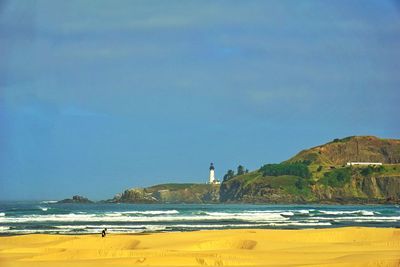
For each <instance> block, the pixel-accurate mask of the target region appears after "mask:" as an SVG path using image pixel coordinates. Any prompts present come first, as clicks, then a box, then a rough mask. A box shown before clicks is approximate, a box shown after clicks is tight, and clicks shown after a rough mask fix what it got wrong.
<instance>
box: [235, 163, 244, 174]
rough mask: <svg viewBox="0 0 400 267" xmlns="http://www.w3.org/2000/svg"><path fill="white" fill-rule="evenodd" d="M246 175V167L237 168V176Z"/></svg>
mask: <svg viewBox="0 0 400 267" xmlns="http://www.w3.org/2000/svg"><path fill="white" fill-rule="evenodd" d="M244 173H245V170H244V167H243V166H242V165H239V166H238V167H237V175H243V174H244Z"/></svg>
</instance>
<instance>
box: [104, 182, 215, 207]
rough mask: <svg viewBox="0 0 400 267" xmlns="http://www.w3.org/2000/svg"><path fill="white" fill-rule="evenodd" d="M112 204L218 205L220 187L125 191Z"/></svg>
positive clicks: (171, 186) (170, 186)
mask: <svg viewBox="0 0 400 267" xmlns="http://www.w3.org/2000/svg"><path fill="white" fill-rule="evenodd" d="M111 202H122V203H193V204H201V203H217V202H219V186H217V185H208V184H163V185H156V186H152V187H147V188H134V189H129V190H125V191H124V192H123V193H122V194H120V195H117V196H115V197H114V199H113V200H111Z"/></svg>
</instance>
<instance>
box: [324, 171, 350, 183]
mask: <svg viewBox="0 0 400 267" xmlns="http://www.w3.org/2000/svg"><path fill="white" fill-rule="evenodd" d="M350 179H351V169H350V168H341V169H335V170H333V171H330V172H326V173H325V174H324V177H322V179H321V182H322V184H324V185H329V186H332V187H339V186H343V185H345V184H346V183H348V182H350Z"/></svg>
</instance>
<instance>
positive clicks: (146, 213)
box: [119, 210, 179, 215]
mask: <svg viewBox="0 0 400 267" xmlns="http://www.w3.org/2000/svg"><path fill="white" fill-rule="evenodd" d="M119 213H121V214H144V215H161V214H178V213H179V211H177V210H146V211H137V210H135V211H121V212H119Z"/></svg>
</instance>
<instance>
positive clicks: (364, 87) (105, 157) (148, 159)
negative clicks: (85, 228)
mask: <svg viewBox="0 0 400 267" xmlns="http://www.w3.org/2000/svg"><path fill="white" fill-rule="evenodd" d="M399 47H400V4H399V3H398V2H396V1H378V0H376V1H368V0H366V1H245V0H243V1H161V0H160V1H4V0H3V1H0V147H1V150H0V199H60V198H65V197H69V196H71V195H73V194H81V195H85V196H88V197H90V198H93V199H105V198H111V197H112V196H113V195H114V194H115V193H118V192H120V191H122V190H123V189H125V188H130V187H134V186H147V185H152V184H156V183H163V182H205V181H206V180H207V175H208V166H209V163H210V162H215V166H216V175H217V177H219V178H220V177H222V176H223V174H224V173H225V172H226V170H227V169H228V168H236V166H237V165H238V164H243V165H245V166H246V167H247V168H249V169H250V170H252V169H256V168H259V167H260V166H261V165H262V164H264V163H272V162H280V161H282V160H285V159H287V158H289V157H291V156H292V155H294V154H295V153H297V152H298V151H299V150H301V149H304V148H308V147H311V146H315V145H318V144H321V143H325V142H328V141H330V140H332V139H334V138H337V137H345V136H350V135H377V136H381V137H388V138H400V124H399V115H398V114H400V105H399V103H400V93H399V90H400V89H399V88H400V75H399V69H400V49H399Z"/></svg>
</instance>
